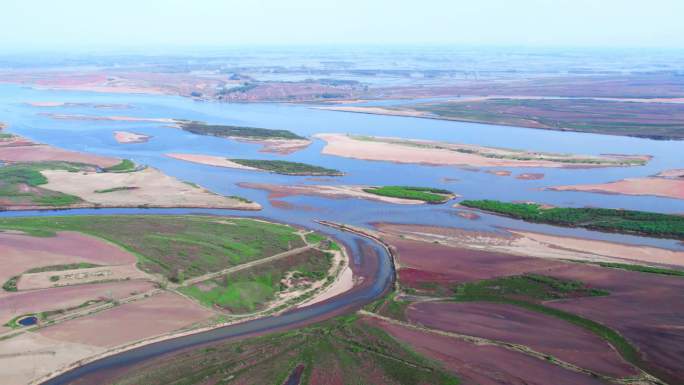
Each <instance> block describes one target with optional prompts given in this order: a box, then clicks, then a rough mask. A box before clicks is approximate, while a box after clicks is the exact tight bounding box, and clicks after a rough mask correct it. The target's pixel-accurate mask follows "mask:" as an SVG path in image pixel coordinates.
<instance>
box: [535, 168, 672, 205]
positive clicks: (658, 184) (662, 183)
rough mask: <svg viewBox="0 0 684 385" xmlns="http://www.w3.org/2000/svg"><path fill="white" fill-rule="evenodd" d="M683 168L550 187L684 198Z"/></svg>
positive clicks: (560, 189) (565, 189)
mask: <svg viewBox="0 0 684 385" xmlns="http://www.w3.org/2000/svg"><path fill="white" fill-rule="evenodd" d="M680 175H682V173H681V170H668V171H663V172H661V173H660V174H658V176H654V177H646V178H627V179H622V180H619V181H615V182H608V183H597V184H578V185H565V186H554V187H549V188H548V190H554V191H582V192H593V193H602V194H620V195H651V196H658V197H665V198H674V199H684V178H682V177H681V176H680Z"/></svg>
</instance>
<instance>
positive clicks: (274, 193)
mask: <svg viewBox="0 0 684 385" xmlns="http://www.w3.org/2000/svg"><path fill="white" fill-rule="evenodd" d="M238 185H239V186H240V187H246V188H252V189H257V190H264V191H268V192H269V193H270V197H271V198H283V197H286V196H293V195H310V196H311V195H312V196H320V197H324V198H333V199H349V198H353V199H366V200H372V201H378V202H385V203H394V204H399V205H419V204H425V202H422V201H418V200H413V199H402V198H392V197H385V196H381V195H375V194H370V193H367V192H365V191H363V190H364V189H367V188H370V187H372V186H350V185H334V186H333V185H329V186H325V185H277V184H267V183H239V184H238Z"/></svg>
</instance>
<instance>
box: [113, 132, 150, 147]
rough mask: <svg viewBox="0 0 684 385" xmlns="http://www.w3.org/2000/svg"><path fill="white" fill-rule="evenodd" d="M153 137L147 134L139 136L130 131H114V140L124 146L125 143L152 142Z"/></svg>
mask: <svg viewBox="0 0 684 385" xmlns="http://www.w3.org/2000/svg"><path fill="white" fill-rule="evenodd" d="M150 138H151V136H149V135H145V134H138V133H135V132H129V131H114V139H115V140H116V141H117V142H119V143H122V144H125V143H145V142H147V141H148V140H150Z"/></svg>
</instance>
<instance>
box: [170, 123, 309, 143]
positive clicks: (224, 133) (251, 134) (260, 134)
mask: <svg viewBox="0 0 684 385" xmlns="http://www.w3.org/2000/svg"><path fill="white" fill-rule="evenodd" d="M178 125H179V127H180V128H181V129H183V130H184V131H187V132H191V133H193V134H197V135H208V136H217V137H221V138H252V139H290V140H295V139H306V138H304V137H302V136H299V135H297V134H295V133H293V132H292V131H288V130H272V129H268V128H257V127H242V126H231V125H223V124H207V123H203V122H195V121H179V123H178Z"/></svg>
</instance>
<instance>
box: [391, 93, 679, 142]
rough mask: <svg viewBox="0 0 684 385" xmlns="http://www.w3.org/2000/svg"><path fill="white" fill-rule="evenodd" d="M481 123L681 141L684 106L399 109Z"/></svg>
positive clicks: (483, 104)
mask: <svg viewBox="0 0 684 385" xmlns="http://www.w3.org/2000/svg"><path fill="white" fill-rule="evenodd" d="M405 108H410V109H411V110H415V111H419V112H423V113H429V114H430V115H431V116H435V117H439V118H443V119H453V120H465V121H473V122H481V123H492V124H504V125H512V126H521V127H531V128H544V129H551V130H564V131H578V132H590V133H597V134H609V135H624V136H636V137H642V138H651V139H667V140H672V139H684V125H682V120H683V119H684V106H682V105H678V104H675V103H634V102H622V101H607V100H592V99H506V98H501V99H490V100H481V101H468V102H447V103H425V104H417V105H412V106H406V107H399V108H397V109H400V110H401V109H405Z"/></svg>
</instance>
